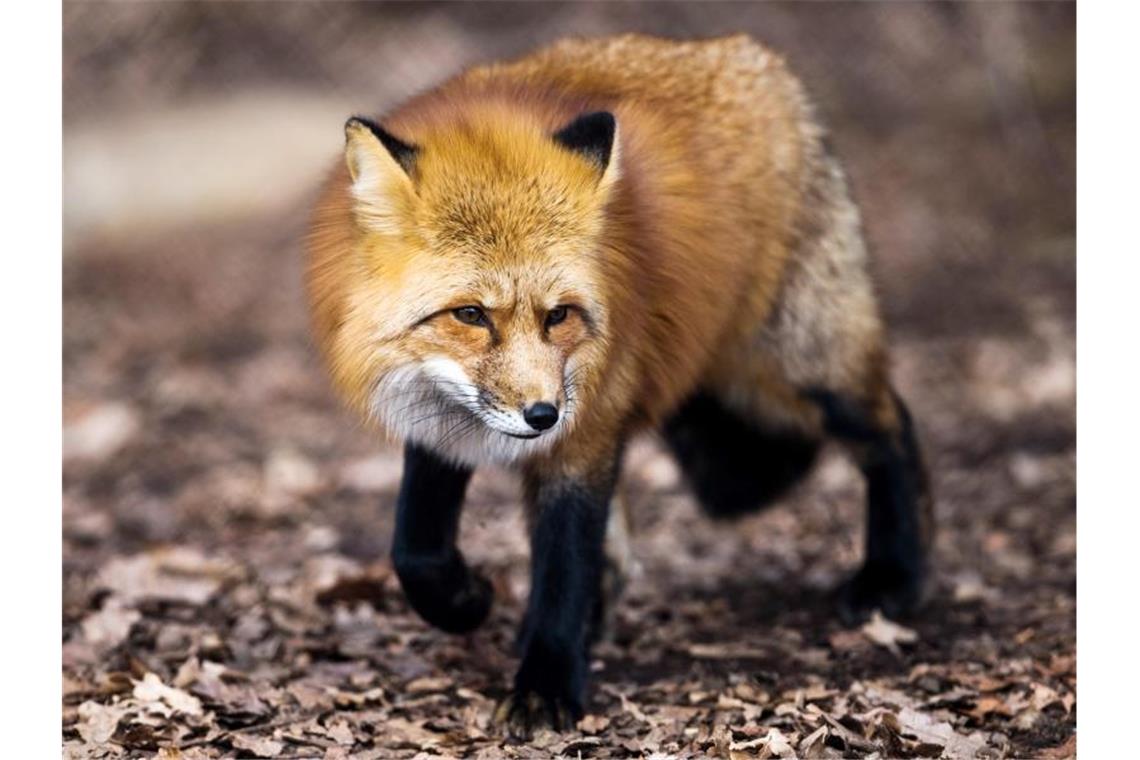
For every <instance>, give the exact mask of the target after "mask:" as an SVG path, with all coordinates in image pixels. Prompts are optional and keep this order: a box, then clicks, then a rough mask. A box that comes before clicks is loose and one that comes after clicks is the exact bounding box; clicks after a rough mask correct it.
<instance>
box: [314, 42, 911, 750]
mask: <svg viewBox="0 0 1140 760" xmlns="http://www.w3.org/2000/svg"><path fill="white" fill-rule="evenodd" d="M824 138H825V132H824V130H823V128H822V127H821V126H820V125H819V122H818V120H817V118H816V116H815V113H814V109H813V107H812V105H811V103H810V101H809V100H808V98H807V96H806V95H805V93H804V91H803V88H802V87H801V85H800V84H799V82H798V80H796V79H795V77H794V76H793V75H792V74H791V73H790V72H789V70H788V68H787V66H786V65H785V63H784V62H783V60H782V59H781V58H780V57H779V56H777V55H775V54H774V53H772V52H771V51H769V50H767V49H765V48H764V47H762V46H760V45H758V44H757V43H755V42H753V41H752V40H750V39H749V38H747V37H744V36H737V37H729V38H723V39H715V40H708V41H696V42H673V41H665V40H658V39H652V38H648V37H641V36H623V37H617V38H611V39H602V40H567V41H564V42H561V43H558V44H555V45H553V46H551V47H549V48H546V49H543V50H540V51H538V52H536V53H534V54H532V55H529V56H527V57H525V58H522V59H520V60H517V61H514V62H510V63H502V64H493V65H489V66H482V67H477V68H473V69H471V70H469V71H467V72H466V73H463V74H461V75H459V76H458V77H456V78H454V79H452V80H450V81H448V82H446V83H444V84H443V85H441V86H440V87H438V88H437V89H435V90H432V91H430V92H428V93H426V94H424V95H421V96H419V97H416V98H414V99H412V100H411V101H409V102H407V103H405V104H404V105H402V106H400V107H398V108H396V109H395V110H393V111H391V112H389V113H388V114H386V115H385V116H384V117H383V118H382V119H380V120H379V121H378V122H377V121H372V120H369V119H364V118H354V119H350V120H349V122H348V124H347V126H346V160H345V162H344V165H343V166H341V167H340V168H339V169H338V170H337V171H335V172H334V173H333V174H332V175H331V177H330V178H329V180H328V182H327V183H326V185H325V187H324V190H323V192H322V195H321V198H320V200H319V202H318V204H317V207H316V210H315V213H314V217H313V222H312V229H311V234H310V237H309V274H308V288H309V294H310V300H311V304H312V310H313V316H314V325H315V332H316V336H317V339H318V341H319V344H320V346H321V347H322V350H323V352H324V354H325V356H326V358H327V361H328V365H329V367H330V370H331V374H332V377H333V380H334V383H335V385H336V387H337V388H338V389H339V390H340V391H341V393H342V394H343V395H344V397H345V398H346V399H347V400H348V402H349V403H350V404H351V405H352V406H353V407H354V408H356V409H357V410H358V411H359V412H360V413H361V414H362V415H363V416H365V417H366V418H368V419H370V420H372V421H374V422H375V423H377V425H378V426H379V427H380V428H381V429H383V430H385V431H387V432H388V433H389V434H392V435H394V436H396V437H398V438H401V439H403V440H404V441H406V468H405V477H404V482H403V484H402V487H401V494H400V499H399V506H398V515H397V528H396V537H395V540H394V542H393V559H394V563H395V566H396V570H397V572H398V574H399V576H400V578H401V581H402V582H403V585H404V588H405V591H406V592H407V594H408V598H409V601H410V603H411V604H412V605H413V607H415V608H416V609H417V610H418V611H419V612H420V614H422V615H423V616H424V617H425V618H426V619H428V620H429V621H431V622H433V623H435V624H436V625H439V626H440V627H443V628H444V629H446V630H453V631H461V630H468V629H470V628H473V627H474V626H476V625H478V623H479V622H481V621H482V619H483V617H484V616H485V615H486V612H487V608H488V605H489V603H490V589H489V586H488V585H487V583H486V582H485V581H484V580H483V579H482V578H481V577H480V576H478V575H477V574H476V573H474V572H472V571H471V570H470V569H469V568H468V567H467V565H466V564H465V562H464V561H463V559H462V555H461V554H460V553H459V551H458V549H457V548H456V546H455V533H456V528H457V523H458V519H459V513H460V507H461V503H462V497H463V491H464V488H465V486H466V483H467V479H468V477H469V476H470V472H471V468H472V467H474V466H477V465H481V464H485V463H497V464H501V465H509V466H514V467H517V468H518V469H519V470H520V471H521V472H522V474H523V477H524V480H525V484H526V494H527V500H528V506H529V516H530V518H531V530H532V544H533V550H534V551H533V559H532V562H533V566H534V571H533V579H532V580H533V584H532V591H531V600H530V604H529V607H528V611H527V616H526V622H525V624H524V627H523V631H522V634H521V635H520V646H521V648H522V653H523V660H522V664H521V666H520V669H519V673H518V676H517V677H516V682H515V689H514V691H513V692H512V693H511V694H510V695H508V697H507V698H506V699H505V700H504V702H503V703H502V709H501V710H500V712H499V717H500V718H501V719H502V720H503V721H504V722H505V723H506V724H507V726H508V727H509V728H510V730H512V731H514V732H516V733H522V734H525V733H527V732H528V731H529V730H530V729H531V728H532V727H533V726H535V725H538V724H540V723H543V722H546V723H551V724H553V725H555V726H556V727H560V726H566V725H568V723H569V721H570V720H571V719H573V718H576V717H578V716H580V715H581V713H582V711H583V709H584V705H585V702H584V699H585V696H584V686H585V673H586V668H585V663H586V653H587V651H588V644H589V640H590V637H591V636H592V635H593V633H595V629H596V627H597V625H596V624H597V622H598V614H599V613H598V611H599V610H600V609H601V601H602V600H601V597H602V594H601V590H600V589H601V586H602V582H603V576H604V575H605V572H604V571H605V567H606V559H605V550H604V548H603V541H604V536H605V534H606V532H607V531H606V522H607V518H608V515H609V506H610V501H611V498H612V495H613V491H614V484H615V482H616V480H617V478H618V475H619V469H620V456H621V452H622V449H623V445H624V444H625V442H626V441H628V440H629V438H630V436H632V435H634V434H636V433H638V432H640V431H643V430H648V429H656V430H659V431H661V433H662V434H663V436H664V437H665V440H666V441H667V443H668V444H669V445H670V447H671V448H672V450H673V451H674V453H675V454H676V456H677V458H678V460H679V461H680V463H681V465H682V469H683V470H684V471H685V473H686V475H687V477H688V479H689V482H690V483H691V485H692V486H693V488H694V490H695V491H696V493H697V495H698V497H699V498H700V500H701V502H702V504H703V505H704V506H705V507H706V508H707V509H708V511H710V512H711V513H713V514H716V515H731V514H736V513H739V512H742V511H744V510H747V509H752V508H755V507H758V506H760V505H762V504H764V503H766V502H769V501H771V500H772V499H773V498H775V497H776V496H778V495H779V494H780V493H781V492H782V491H783V490H784V489H785V488H786V487H788V486H789V485H791V484H792V483H794V482H795V481H796V480H798V479H799V478H800V477H801V476H802V475H803V474H804V473H805V472H806V471H807V470H808V469H809V468H810V465H811V464H812V462H813V461H814V457H815V453H816V450H817V449H818V447H819V444H820V443H821V441H822V440H824V439H825V438H828V437H832V438H836V439H839V440H841V441H843V442H844V443H846V444H848V447H849V449H850V450H851V451H852V453H853V455H854V456H855V457H856V460H857V462H858V463H859V464H860V466H861V467H862V469H863V471H864V474H865V476H866V478H867V482H868V512H869V520H868V532H867V559H866V563H865V565H864V567H863V569H862V570H861V571H860V572H859V573H858V574H856V576H855V577H854V578H853V579H852V581H851V583H850V584H848V586H847V587H846V588H845V590H844V595H843V600H844V602H845V609H846V610H847V611H848V612H851V613H853V614H859V613H861V612H864V611H866V610H869V609H871V608H873V607H880V608H883V609H884V610H885V611H887V612H888V613H896V614H897V613H901V612H904V611H906V610H908V609H910V608H912V607H914V606H915V604H917V603H918V601H919V600H920V598H921V595H922V588H923V579H924V578H925V576H926V569H927V562H926V551H925V550H926V547H927V546H928V544H929V532H930V520H929V505H930V499H929V494H928V490H927V487H926V478H925V474H924V470H923V467H922V462H921V456H920V454H919V451H918V447H917V443H916V441H915V436H914V433H913V430H912V426H911V422H910V417H909V414H908V413H907V411H906V408H905V406H904V405H903V403H902V401H901V399H900V398H899V397H898V395H897V394H896V393H895V392H894V391H893V390H892V388H891V384H890V380H889V369H888V360H887V350H886V346H885V342H884V330H883V325H882V321H881V319H880V316H879V311H878V307H877V304H876V299H875V294H874V290H873V287H872V282H871V279H870V277H869V275H868V272H867V254H866V250H865V246H864V243H863V239H862V234H861V230H860V220H859V214H858V211H857V209H856V207H855V205H854V204H853V202H852V201H851V198H850V195H849V192H848V190H847V186H846V181H845V178H844V175H843V172H842V171H841V169H840V167H839V165H838V163H837V161H836V159H835V158H834V157H833V156H832V155H831V154H830V152H829V151H828V149H827V146H826V141H825V139H824ZM614 533H615V531H614V530H613V528H612V526H611V529H610V534H611V535H613V534H614ZM612 554H613V552H611V555H612Z"/></svg>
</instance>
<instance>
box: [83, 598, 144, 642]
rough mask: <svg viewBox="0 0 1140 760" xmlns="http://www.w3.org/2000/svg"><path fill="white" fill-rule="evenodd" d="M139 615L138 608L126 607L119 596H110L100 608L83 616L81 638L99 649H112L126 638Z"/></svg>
mask: <svg viewBox="0 0 1140 760" xmlns="http://www.w3.org/2000/svg"><path fill="white" fill-rule="evenodd" d="M140 617H141V615H140V613H139V612H138V610H134V609H128V608H127V607H126V606H124V604H123V600H122V599H121V598H119V597H117V596H111V597H109V598H108V599H107V600H106V601H105V602H104V603H103V608H102V609H100V610H99V611H98V612H95V613H93V614H91V615H88V616H87V617H86V618H84V620H83V625H82V629H83V639H84V640H85V641H86V642H87V643H89V644H91V645H92V646H94V647H96V648H97V649H99V650H107V649H112V648H114V647H116V646H118V645H119V644H120V643H122V641H123V640H124V639H126V638H127V634H129V633H130V632H131V626H132V625H134V624H135V623H136V622H138V620H139V618H140Z"/></svg>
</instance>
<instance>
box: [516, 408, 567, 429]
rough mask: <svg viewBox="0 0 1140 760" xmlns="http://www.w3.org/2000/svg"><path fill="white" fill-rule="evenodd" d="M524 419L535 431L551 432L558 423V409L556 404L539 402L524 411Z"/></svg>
mask: <svg viewBox="0 0 1140 760" xmlns="http://www.w3.org/2000/svg"><path fill="white" fill-rule="evenodd" d="M523 419H524V420H526V424H528V425H530V426H531V427H532V428H534V429H535V430H549V429H550V428H552V427H554V423H555V422H558V409H557V408H556V407H555V406H554V404H548V403H546V402H545V401H539V402H538V403H537V404H531V405H530V406H528V407H527V408H526V409H523Z"/></svg>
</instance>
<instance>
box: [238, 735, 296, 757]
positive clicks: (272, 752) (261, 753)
mask: <svg viewBox="0 0 1140 760" xmlns="http://www.w3.org/2000/svg"><path fill="white" fill-rule="evenodd" d="M230 744H231V745H233V748H234V749H239V750H244V751H246V752H249V753H252V754H253V755H254V756H255V757H277V756H278V755H280V754H281V753H282V752H283V751H284V749H285V744H284V742H279V741H276V740H275V739H272V738H270V737H268V736H247V735H245V734H233V735H231V736H230Z"/></svg>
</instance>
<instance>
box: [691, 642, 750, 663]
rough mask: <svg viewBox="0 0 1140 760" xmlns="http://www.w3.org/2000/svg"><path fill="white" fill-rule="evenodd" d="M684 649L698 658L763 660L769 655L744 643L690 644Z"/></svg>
mask: <svg viewBox="0 0 1140 760" xmlns="http://www.w3.org/2000/svg"><path fill="white" fill-rule="evenodd" d="M685 651H686V652H688V654H689V656H690V657H694V658H696V659H698V660H763V659H766V658H767V657H768V656H769V655H770V653H769V652H768V651H766V650H764V649H758V648H756V647H750V646H747V645H745V644H690V645H689V646H688V648H687V649H686V650H685Z"/></svg>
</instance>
